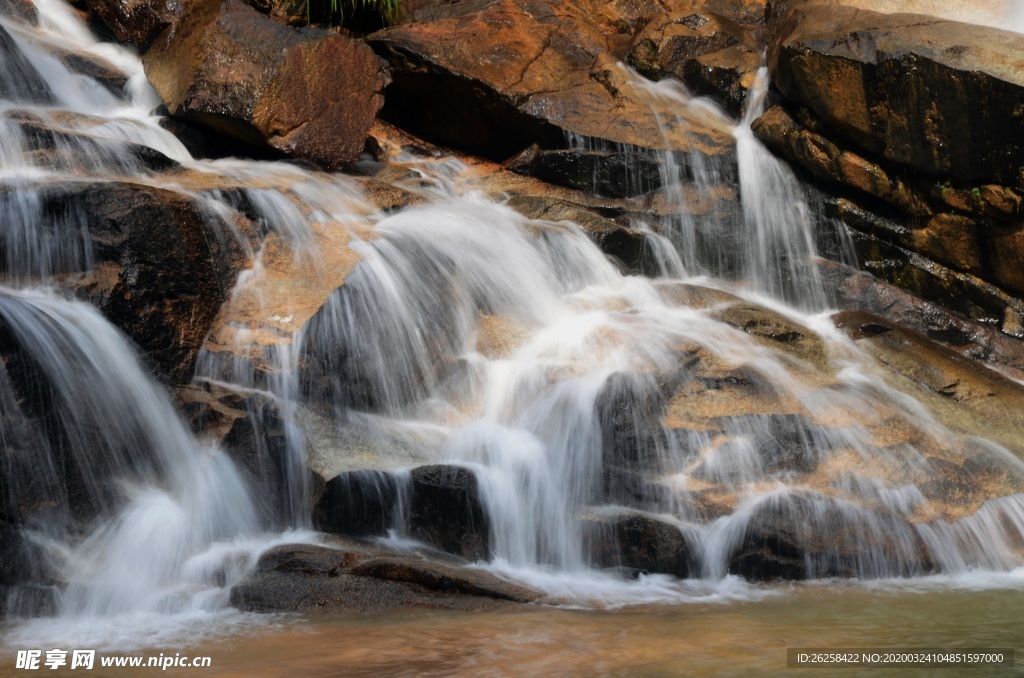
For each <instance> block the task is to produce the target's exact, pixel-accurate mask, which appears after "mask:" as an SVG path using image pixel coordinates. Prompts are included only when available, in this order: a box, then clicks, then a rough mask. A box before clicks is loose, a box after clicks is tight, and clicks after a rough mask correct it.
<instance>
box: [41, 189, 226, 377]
mask: <svg viewBox="0 0 1024 678" xmlns="http://www.w3.org/2000/svg"><path fill="white" fill-rule="evenodd" d="M40 204H41V210H42V213H43V214H47V215H55V216H60V218H59V219H54V220H52V221H49V220H47V221H44V223H57V224H62V225H63V226H62V227H64V228H68V229H71V230H70V233H76V236H72V237H77V231H78V230H81V229H83V228H86V229H87V230H88V233H89V239H90V241H91V244H92V246H93V253H92V256H93V260H94V262H95V264H94V266H93V268H92V270H91V271H89V272H88V275H87V276H86V277H84V278H82V279H80V280H78V279H76V280H69V283H70V284H72V285H73V286H74V287H75V289H76V292H77V294H79V296H82V297H85V298H87V299H89V300H90V301H91V302H92V303H94V304H95V305H96V306H97V307H98V308H99V309H100V310H101V311H102V312H103V314H104V315H105V316H106V317H107V318H108V319H109V320H110V321H111V322H112V323H113V324H114V325H116V326H117V327H118V328H120V329H121V330H122V331H123V332H125V333H126V334H127V335H128V336H129V337H130V338H131V339H132V341H134V342H135V344H136V345H137V346H138V347H139V348H140V349H141V351H142V353H143V355H144V356H145V357H146V359H148V360H150V361H152V362H153V364H154V365H155V367H156V368H157V370H158V372H159V373H160V375H161V376H162V377H163V378H165V379H167V380H168V381H170V382H172V383H178V384H181V383H185V382H187V381H189V380H190V379H191V378H192V374H193V371H194V366H195V360H196V356H197V355H198V352H199V349H200V347H201V346H202V344H203V341H204V340H205V339H206V335H207V333H208V332H209V331H210V328H211V326H212V325H213V321H214V318H215V317H216V315H217V313H218V311H219V310H220V307H221V304H223V302H224V301H225V300H226V299H227V297H228V293H229V292H230V291H231V287H232V285H234V281H235V277H236V276H237V274H238V271H239V270H240V269H241V267H242V266H243V264H244V261H245V259H244V253H243V247H242V243H240V242H238V241H237V240H235V239H234V238H232V237H231V236H229V235H226V234H224V233H220V232H218V227H219V226H220V225H219V224H216V223H210V222H208V221H207V216H206V215H205V214H204V213H203V212H202V211H201V209H200V208H199V207H198V206H197V205H196V204H195V203H194V202H193V201H192V199H191V198H190V197H188V196H186V195H183V194H181V193H175V192H172V191H168V190H165V189H159V188H154V187H151V186H144V185H142V184H133V183H126V182H121V183H118V182H103V183H88V182H85V183H65V184H61V185H59V186H55V187H53V188H48V189H45V190H43V191H41V193H40ZM70 233H59V234H55V236H56V237H68V236H69V235H70ZM79 264H84V261H82V262H79ZM66 272H68V273H71V272H82V273H85V272H86V271H85V270H83V269H82V268H77V270H76V269H74V268H73V269H72V270H69V271H66Z"/></svg>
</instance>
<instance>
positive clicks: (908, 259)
mask: <svg viewBox="0 0 1024 678" xmlns="http://www.w3.org/2000/svg"><path fill="white" fill-rule="evenodd" d="M822 203H823V205H824V207H825V213H826V214H827V215H828V216H831V217H834V218H837V219H840V220H842V221H843V222H844V223H846V224H847V225H848V226H850V230H849V235H850V240H851V241H852V245H853V248H854V252H855V253H856V255H857V260H858V264H859V266H860V267H861V268H863V269H864V270H865V271H868V272H870V273H872V274H874V275H876V276H878V277H879V278H881V279H882V280H885V281H886V282H889V283H892V284H894V285H897V286H899V287H902V288H904V289H906V290H909V291H910V292H913V293H914V294H916V295H918V296H920V297H923V298H924V299H927V300H929V301H931V302H934V303H937V304H941V305H942V306H945V307H946V308H948V309H950V310H952V311H954V312H956V313H959V314H961V315H962V316H963V317H965V318H967V319H970V320H974V321H978V322H982V323H985V324H988V325H992V326H995V327H1001V328H1003V331H1004V332H1005V333H1007V334H1010V335H1013V336H1018V337H1019V336H1024V333H1022V328H1021V323H1020V318H1021V317H1022V316H1021V313H1022V311H1024V302H1022V301H1021V300H1020V299H1019V298H1017V297H1014V296H1012V295H1010V294H1008V293H1007V292H1006V291H1004V290H1002V289H1000V288H998V287H997V286H995V285H993V284H991V283H989V282H986V281H985V280H982V279H981V278H979V277H976V276H973V275H971V274H970V273H968V272H962V271H957V270H955V269H952V268H949V267H947V266H943V265H942V264H939V263H938V262H935V261H933V260H931V259H929V258H927V257H926V256H923V255H921V254H919V253H917V252H914V251H912V250H910V249H907V248H906V247H903V246H901V245H899V244H896V243H900V242H912V241H913V238H914V235H913V234H912V233H911V232H910V229H909V227H908V226H906V225H904V224H902V223H900V222H897V221H893V220H892V219H889V218H886V217H883V216H881V215H880V214H878V213H876V212H874V211H872V210H869V209H867V208H865V207H863V206H862V205H860V204H858V203H856V202H854V201H852V200H850V199H847V198H839V197H834V196H824V197H823V199H822ZM1012 251H1013V250H1012V249H1010V250H1009V251H1006V252H1004V254H1003V256H1004V258H1005V259H1009V258H1010V257H1011V256H1012V254H1011V253H1012Z"/></svg>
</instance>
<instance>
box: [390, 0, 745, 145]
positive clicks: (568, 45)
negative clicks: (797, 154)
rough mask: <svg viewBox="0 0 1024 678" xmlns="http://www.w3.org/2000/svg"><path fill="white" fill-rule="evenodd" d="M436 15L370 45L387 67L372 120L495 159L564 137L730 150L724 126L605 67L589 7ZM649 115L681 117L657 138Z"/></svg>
mask: <svg viewBox="0 0 1024 678" xmlns="http://www.w3.org/2000/svg"><path fill="white" fill-rule="evenodd" d="M438 10H439V11H438V14H437V18H434V19H432V20H430V21H421V22H417V23H412V24H407V25H403V26H397V27H394V28H390V29H386V30H384V31H381V32H379V33H376V34H374V35H373V36H371V38H370V42H371V44H372V45H373V47H374V49H375V50H377V52H378V53H379V54H381V55H382V56H384V57H385V58H386V59H387V60H388V61H389V62H390V63H391V66H392V70H393V77H394V80H393V82H392V84H391V85H390V86H389V87H388V90H387V102H386V104H385V108H384V111H383V115H384V116H385V117H386V118H388V119H389V120H391V121H393V122H395V123H396V124H398V125H399V126H401V127H405V128H407V129H409V130H410V131H412V132H414V133H416V134H418V135H420V136H423V137H424V138H426V139H428V140H430V141H435V142H439V143H443V144H448V145H452V146H455V147H458V148H463V149H466V150H469V151H471V152H474V153H477V154H481V155H484V156H486V157H489V158H493V159H499V160H501V159H504V158H507V157H509V156H510V155H512V154H514V153H516V152H519V151H521V150H522V149H524V148H526V147H528V146H529V145H530V144H532V143H537V144H539V145H540V147H541V148H547V149H553V148H561V147H564V145H565V142H564V137H565V135H566V134H574V135H577V136H579V137H582V138H585V139H601V140H605V141H609V142H612V143H619V144H631V145H634V146H639V147H646V148H652V147H653V148H659V149H661V148H666V147H667V148H672V149H676V150H690V149H693V150H696V151H698V152H701V153H704V154H706V155H710V156H722V155H726V156H728V155H729V154H730V153H732V152H733V151H732V148H733V147H732V141H731V140H730V139H729V138H728V137H727V136H726V135H725V130H724V129H721V130H720V129H714V128H712V127H710V126H709V125H708V124H707V122H706V121H701V120H698V119H696V118H693V117H692V116H691V114H690V112H688V111H685V110H678V109H679V107H674V108H675V109H677V110H669V109H670V108H672V107H666V106H665V104H664V102H661V103H658V102H653V105H654V106H655V110H652V108H651V104H652V102H651V101H649V98H647V97H645V95H644V93H643V92H642V91H641V90H640V89H638V88H637V84H636V83H635V82H633V81H631V80H630V79H629V77H628V76H627V75H626V74H625V73H624V72H623V71H622V70H621V69H620V68H619V67H618V66H617V65H616V64H615V61H614V58H613V57H612V56H611V54H610V53H609V47H608V40H607V39H606V37H605V34H604V33H603V31H605V30H607V29H608V26H607V25H602V24H603V22H602V21H601V20H600V18H594V17H596V16H597V15H596V14H593V15H591V14H589V13H588V11H589V8H582V6H581V5H580V4H578V3H575V2H566V3H553V2H552V3H548V2H545V1H544V0H498V1H497V2H487V3H485V2H473V3H458V4H455V5H448V6H445V7H442V8H438ZM452 36H458V37H457V38H455V39H453V37H452ZM659 106H660V108H659ZM659 113H662V114H664V116H665V118H667V119H669V120H672V119H674V118H675V116H676V115H677V114H678V115H680V116H682V117H683V118H685V119H686V122H685V123H684V124H679V125H670V126H669V127H668V129H667V130H666V133H665V135H662V134H661V132H660V131H659V126H658V121H657V116H658V114H659ZM684 127H685V130H684V129H683V128H684Z"/></svg>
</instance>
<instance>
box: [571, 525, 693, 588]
mask: <svg viewBox="0 0 1024 678" xmlns="http://www.w3.org/2000/svg"><path fill="white" fill-rule="evenodd" d="M583 526H584V535H585V537H584V538H585V540H586V542H588V544H589V549H590V555H591V559H592V561H593V562H594V564H595V565H597V566H598V567H605V568H623V567H624V568H627V569H629V570H636V571H638V572H640V573H643V574H669V575H672V576H675V577H679V578H680V579H686V578H688V577H692V576H699V575H700V571H699V567H698V565H697V559H696V542H695V536H694V535H690V534H687V533H686V532H685V531H684V529H683V528H682V527H681V526H680V525H677V524H675V523H671V522H667V521H665V520H662V519H659V518H657V517H655V516H652V515H648V514H645V513H639V512H635V511H619V512H609V513H601V514H597V515H593V516H588V517H586V518H585V519H584V520H583Z"/></svg>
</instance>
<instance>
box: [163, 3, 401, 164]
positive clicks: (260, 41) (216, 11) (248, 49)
mask: <svg viewBox="0 0 1024 678" xmlns="http://www.w3.org/2000/svg"><path fill="white" fill-rule="evenodd" d="M143 63H144V65H145V67H146V75H147V77H148V78H149V80H150V82H151V83H152V84H153V87H154V88H155V89H156V90H157V92H158V93H159V94H160V96H161V98H162V99H163V101H164V103H165V104H166V105H167V108H168V109H169V110H170V112H171V113H172V114H174V115H178V116H182V117H185V118H188V119H191V120H195V121H197V122H201V123H203V124H205V125H208V126H210V127H212V128H214V129H217V130H219V131H221V132H222V133H224V134H227V135H229V136H232V137H235V138H237V139H239V140H241V141H243V142H246V143H250V144H254V145H264V146H269V147H271V148H274V149H276V150H278V151H280V152H282V153H285V154H287V155H290V156H293V157H296V158H299V159H302V160H307V161H310V162H313V163H316V164H318V165H321V166H324V167H328V168H338V167H341V166H343V165H346V164H349V163H353V162H355V161H356V160H357V159H358V158H359V155H360V154H361V153H362V151H363V147H364V144H365V141H366V133H367V131H368V130H369V129H370V126H371V125H372V124H373V120H374V117H375V116H376V114H377V111H378V110H379V109H380V107H381V105H382V103H383V98H382V96H381V92H382V90H383V89H384V85H385V84H386V75H385V73H384V70H383V64H382V63H381V62H380V60H379V59H377V57H376V56H374V54H373V52H372V50H370V49H369V48H367V47H366V46H365V45H363V44H362V43H359V42H357V41H355V40H352V39H350V38H346V37H343V36H341V35H338V34H336V33H329V32H327V31H321V30H317V29H312V28H304V29H295V28H291V27H289V26H284V25H281V24H278V23H276V22H274V21H272V20H271V19H269V18H267V17H266V16H264V15H262V14H260V13H259V12H257V11H256V10H254V9H253V8H252V7H250V6H248V5H246V4H244V3H242V2H241V1H240V0H224V1H223V2H221V1H220V0H204V2H202V3H201V4H199V5H197V6H196V7H194V8H193V9H192V10H191V11H190V12H188V13H187V14H186V15H185V16H184V17H183V18H182V19H181V20H180V21H179V22H178V23H176V24H175V25H173V26H172V27H170V28H167V29H165V30H164V31H163V32H162V33H160V34H159V35H158V36H157V38H156V39H155V40H154V42H153V45H152V46H151V47H150V49H149V50H148V51H147V52H146V53H145V55H144V57H143Z"/></svg>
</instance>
